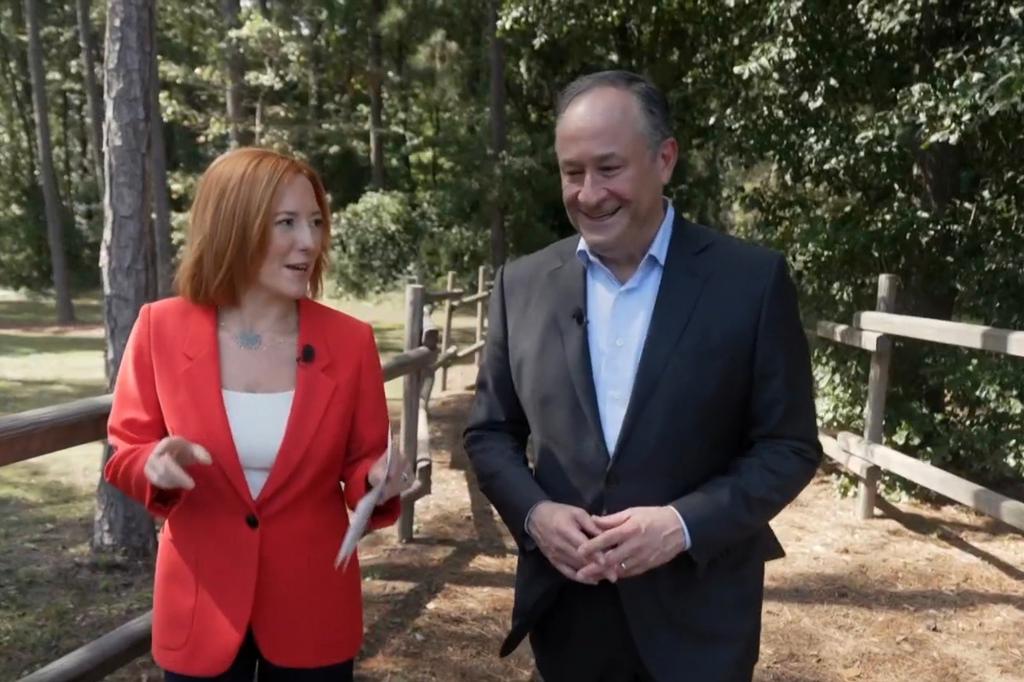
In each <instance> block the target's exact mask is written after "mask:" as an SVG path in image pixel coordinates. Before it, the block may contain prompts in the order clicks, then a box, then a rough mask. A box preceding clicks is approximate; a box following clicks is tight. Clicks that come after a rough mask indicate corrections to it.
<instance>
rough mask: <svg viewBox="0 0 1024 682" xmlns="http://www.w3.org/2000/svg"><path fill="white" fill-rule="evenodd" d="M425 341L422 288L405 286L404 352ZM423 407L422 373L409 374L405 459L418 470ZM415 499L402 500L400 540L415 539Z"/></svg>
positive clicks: (404, 424) (405, 400) (405, 379)
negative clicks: (417, 448)
mask: <svg viewBox="0 0 1024 682" xmlns="http://www.w3.org/2000/svg"><path fill="white" fill-rule="evenodd" d="M422 338H423V285H422V284H410V285H408V286H406V287H405V350H407V351H410V350H413V349H414V348H418V347H419V346H420V343H421V342H422ZM419 405H420V373H419V372H410V373H408V374H406V375H405V377H403V378H402V430H401V443H402V456H403V457H405V458H406V459H407V460H409V464H410V466H411V467H412V470H413V472H415V471H416V455H417V452H416V446H417V440H418V434H417V433H416V429H417V425H418V422H419ZM414 505H415V501H414V500H402V514H401V516H400V517H399V519H398V541H399V542H408V541H409V540H412V522H413V511H414Z"/></svg>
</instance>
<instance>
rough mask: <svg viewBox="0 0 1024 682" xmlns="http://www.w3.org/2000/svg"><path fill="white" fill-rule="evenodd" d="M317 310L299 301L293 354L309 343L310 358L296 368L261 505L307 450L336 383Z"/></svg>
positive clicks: (309, 304) (283, 481) (311, 304)
mask: <svg viewBox="0 0 1024 682" xmlns="http://www.w3.org/2000/svg"><path fill="white" fill-rule="evenodd" d="M320 312H321V311H320V310H319V309H318V308H317V306H316V305H315V304H314V303H313V302H312V301H310V300H309V299H306V298H303V299H300V300H299V340H298V348H296V354H295V355H296V357H299V356H301V349H302V348H303V347H304V346H305V345H307V344H309V345H310V346H312V347H313V348H314V355H313V361H312V362H302V363H299V365H298V368H297V370H296V375H295V396H294V397H293V399H292V409H291V412H290V413H289V415H288V425H287V427H286V428H285V432H284V439H283V440H282V441H281V447H280V449H279V450H278V451H277V459H276V460H275V461H274V466H272V467H271V468H270V476H268V477H267V482H266V484H265V485H264V486H263V490H262V491H261V492H260V496H259V502H260V503H261V504H262V503H264V502H265V501H266V500H267V499H269V498H270V497H271V495H273V494H274V492H275V491H276V490H277V489H278V488H280V487H281V486H282V485H283V484H284V483H285V482H286V481H287V480H288V478H289V475H290V474H291V472H292V471H293V470H294V469H295V467H296V466H298V464H299V462H301V461H302V459H303V457H304V456H306V455H307V453H308V452H309V444H310V442H311V441H312V440H313V437H314V436H315V435H316V432H317V429H318V428H319V426H320V420H321V419H323V416H324V413H325V412H326V410H327V406H328V405H329V404H330V401H331V395H332V394H333V393H334V389H335V387H336V385H337V384H336V383H335V381H334V379H333V378H332V377H331V376H330V375H329V374H328V373H327V371H326V370H327V368H328V367H329V366H330V364H331V353H330V348H329V346H328V345H327V344H326V343H325V342H324V339H325V337H326V334H325V333H324V330H323V325H322V323H321V321H320ZM338 457H341V453H338Z"/></svg>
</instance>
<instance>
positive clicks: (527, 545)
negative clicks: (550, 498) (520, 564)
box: [523, 502, 540, 551]
mask: <svg viewBox="0 0 1024 682" xmlns="http://www.w3.org/2000/svg"><path fill="white" fill-rule="evenodd" d="M538 504H540V502H538V503H537V504H535V505H533V506H532V507H530V511H528V512H526V520H525V521H523V547H524V549H526V550H527V551H531V550H534V549H536V548H537V542H536V541H535V540H534V539H533V536H532V535H530V517H531V516H533V510H534V509H536V508H537V505H538Z"/></svg>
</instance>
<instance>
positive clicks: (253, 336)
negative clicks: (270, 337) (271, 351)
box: [235, 330, 263, 350]
mask: <svg viewBox="0 0 1024 682" xmlns="http://www.w3.org/2000/svg"><path fill="white" fill-rule="evenodd" d="M235 343H237V344H238V347H239V348H242V349H244V350H260V349H261V348H263V335H262V334H260V333H258V332H253V331H246V330H242V331H239V332H236V333H235Z"/></svg>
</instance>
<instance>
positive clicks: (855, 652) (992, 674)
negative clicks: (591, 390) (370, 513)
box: [92, 368, 1024, 682]
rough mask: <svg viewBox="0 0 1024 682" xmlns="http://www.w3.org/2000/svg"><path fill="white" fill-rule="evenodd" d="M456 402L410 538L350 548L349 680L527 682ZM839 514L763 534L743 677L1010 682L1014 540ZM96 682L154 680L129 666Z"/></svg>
mask: <svg viewBox="0 0 1024 682" xmlns="http://www.w3.org/2000/svg"><path fill="white" fill-rule="evenodd" d="M466 369H468V368H466ZM462 383H464V382H462ZM469 401H470V394H469V393H468V392H458V391H455V392H450V393H448V394H444V395H442V396H439V397H437V398H435V399H434V401H433V402H432V411H431V453H432V457H433V462H434V466H433V492H432V494H431V495H430V496H428V497H426V498H425V499H423V500H421V501H420V502H419V503H418V504H417V507H416V528H415V535H416V540H415V541H414V542H412V543H410V544H405V545H401V544H398V543H397V542H396V541H395V534H394V531H393V530H392V529H388V530H385V531H381V532H378V533H377V534H375V535H373V536H370V537H369V538H367V539H366V540H365V541H364V543H363V545H362V546H361V549H360V554H361V557H362V563H363V567H364V577H365V583H364V585H365V597H366V599H365V601H366V629H367V636H366V643H365V646H364V650H363V653H362V655H361V657H360V659H359V661H358V663H357V673H356V676H357V679H359V680H366V681H380V682H384V681H396V682H397V681H399V680H444V681H454V680H474V681H475V680H510V681H516V680H521V681H523V682H525V681H526V680H529V679H530V678H531V671H532V658H531V655H530V652H529V647H528V646H527V645H525V644H524V645H522V646H520V648H519V649H518V650H517V651H516V652H515V653H514V654H513V655H511V656H510V657H508V658H506V659H499V658H498V657H497V649H498V645H499V643H500V641H501V639H502V638H503V636H504V633H505V629H506V627H507V624H508V620H509V613H510V609H511V603H512V573H513V570H514V567H515V550H514V545H513V543H512V541H511V539H510V537H509V536H508V534H507V532H506V531H505V529H504V528H503V527H502V525H501V522H500V520H499V519H498V518H497V516H496V514H495V513H494V512H493V511H492V510H491V508H490V506H489V505H488V503H487V501H486V500H485V499H484V498H483V496H482V495H481V494H480V492H479V491H478V490H477V489H476V487H475V485H474V482H473V476H472V474H471V472H469V470H468V469H467V459H466V456H465V453H464V452H463V451H462V449H461V446H460V445H459V443H460V440H461V439H460V433H461V429H462V427H463V424H464V421H465V418H466V413H467V409H468V406H469ZM854 507H855V501H854V500H852V499H842V498H840V497H838V495H837V494H836V487H835V484H834V481H833V480H832V478H831V476H830V475H829V474H828V473H822V474H820V475H819V476H818V477H817V478H816V479H815V480H814V482H813V483H812V484H811V485H810V486H809V487H808V488H807V490H806V491H805V492H804V493H803V494H802V495H801V497H800V498H799V499H798V500H797V501H796V503H795V504H793V505H792V506H790V507H789V508H788V509H787V510H786V511H785V512H783V514H782V515H781V516H780V517H779V518H778V519H776V521H775V522H774V523H773V526H774V527H775V529H776V531H777V533H778V535H779V537H780V538H781V540H782V542H783V544H784V545H785V547H786V549H787V551H788V554H789V555H788V557H786V558H785V559H783V560H780V561H775V562H772V563H770V564H769V565H768V571H767V584H766V595H765V596H766V599H765V605H764V624H763V635H762V648H761V662H760V664H759V666H758V671H757V675H756V678H755V679H756V680H758V681H759V682H769V681H771V682H775V681H779V682H782V681H787V682H811V681H814V682H819V681H820V682H831V681H836V682H844V681H848V680H859V681H864V682H893V681H900V680H911V681H913V682H931V681H935V682H940V681H941V682H950V681H954V680H956V681H959V680H978V681H981V682H1004V681H1006V682H1008V681H1011V680H1018V681H1019V680H1024V570H1022V569H1024V537H1022V536H1021V535H1020V534H1017V533H1015V532H1011V531H1010V530H1009V529H1007V528H1006V527H1000V526H998V525H997V524H996V523H995V522H993V521H991V520H988V519H987V518H984V517H980V516H977V515H974V514H971V513H968V512H966V511H964V510H962V509H960V508H958V507H953V506H950V507H943V508H932V507H926V506H923V505H915V504H901V505H899V507H898V508H897V507H893V506H890V505H887V508H886V512H885V515H882V514H879V515H878V516H877V517H876V518H875V519H874V520H872V521H868V522H861V521H858V520H856V519H855V518H854ZM121 620H123V618H121ZM98 634H99V633H98V632H97V633H94V634H93V635H92V636H96V635H98ZM110 679H114V680H156V679H159V674H158V673H157V671H156V670H155V668H154V667H153V666H152V664H151V663H149V662H148V661H142V660H140V661H138V662H136V663H135V664H133V665H131V666H129V667H128V668H127V669H124V670H122V671H121V672H119V673H118V674H116V675H115V676H112V677H111V678H110ZM680 679H685V678H684V677H682V676H681V677H680ZM697 682H699V681H697Z"/></svg>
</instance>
